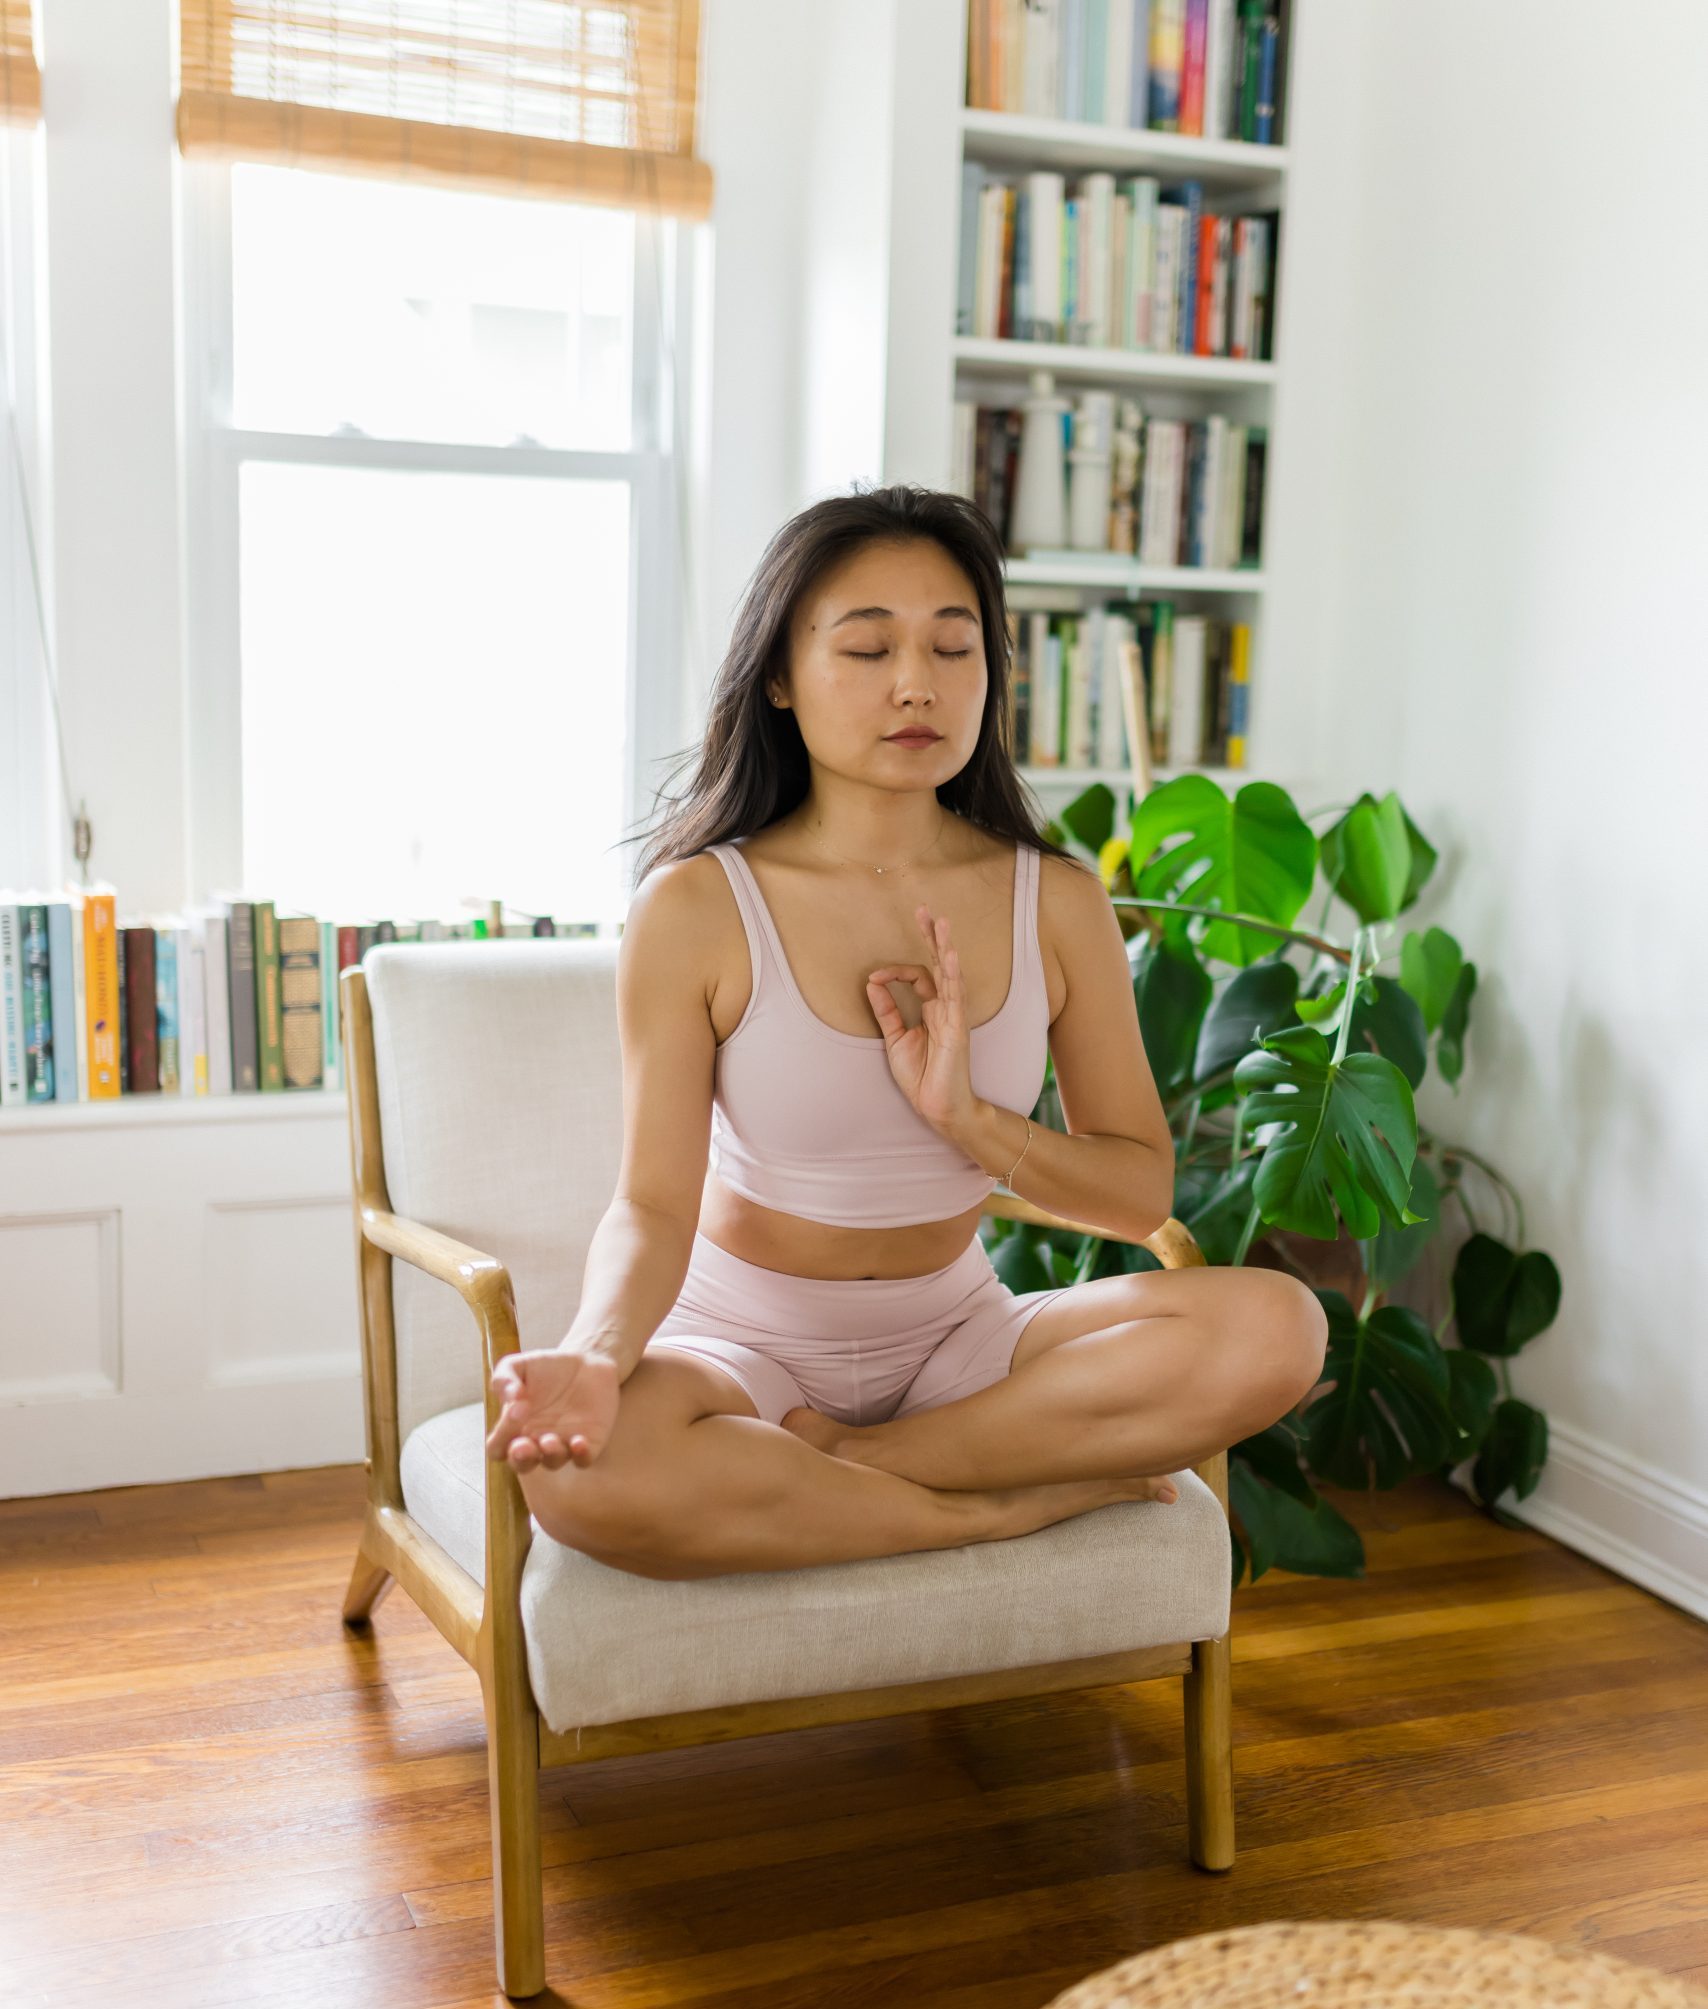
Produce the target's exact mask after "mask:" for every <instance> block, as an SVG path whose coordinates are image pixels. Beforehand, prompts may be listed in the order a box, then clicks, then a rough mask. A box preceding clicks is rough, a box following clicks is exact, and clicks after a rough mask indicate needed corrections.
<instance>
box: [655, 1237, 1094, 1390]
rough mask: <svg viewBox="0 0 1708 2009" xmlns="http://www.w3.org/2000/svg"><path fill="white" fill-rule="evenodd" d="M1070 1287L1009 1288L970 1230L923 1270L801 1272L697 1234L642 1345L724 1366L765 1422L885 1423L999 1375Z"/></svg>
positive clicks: (983, 1385) (988, 1382)
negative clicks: (667, 1304)
mask: <svg viewBox="0 0 1708 2009" xmlns="http://www.w3.org/2000/svg"><path fill="white" fill-rule="evenodd" d="M1071 1288H1072V1286H1071V1285H1069V1284H1061V1285H1058V1286H1056V1288H1054V1289H1052V1290H1034V1291H1021V1292H1015V1291H1011V1290H1010V1289H1009V1288H1008V1286H1007V1285H1006V1284H1005V1283H1004V1282H1003V1281H1002V1279H1001V1278H1000V1277H999V1276H998V1275H997V1273H996V1271H995V1269H994V1268H993V1267H992V1264H991V1260H990V1254H989V1252H988V1250H987V1249H986V1248H985V1245H984V1243H983V1242H982V1241H980V1240H979V1238H978V1236H977V1235H976V1234H975V1235H974V1237H973V1238H972V1240H971V1241H970V1242H969V1243H968V1244H967V1246H966V1248H965V1249H963V1250H962V1252H961V1253H960V1255H958V1256H957V1257H956V1258H955V1260H954V1261H953V1262H952V1263H945V1264H944V1266H943V1268H942V1269H940V1270H928V1271H927V1272H926V1273H925V1274H924V1275H923V1276H917V1277H797V1276H790V1275H788V1274H787V1273H786V1272H784V1271H781V1270H768V1269H765V1268H763V1267H762V1266H761V1265H760V1264H758V1263H750V1262H748V1261H746V1260H745V1259H744V1258H743V1257H741V1256H735V1255H731V1254H730V1252H729V1251H728V1250H727V1249H725V1248H722V1247H720V1246H719V1244H718V1243H716V1242H714V1241H710V1240H708V1239H707V1237H706V1236H704V1235H702V1234H699V1233H697V1232H696V1234H695V1236H694V1246H693V1251H692V1253H691V1255H690V1257H689V1262H688V1274H687V1276H686V1278H685V1279H684V1280H683V1284H682V1289H681V1291H680V1293H679V1294H678V1296H677V1299H676V1302H675V1304H674V1305H673V1306H672V1307H671V1308H670V1310H669V1312H668V1313H667V1314H666V1315H665V1318H664V1322H663V1323H662V1324H661V1325H660V1326H659V1328H658V1330H657V1332H656V1333H654V1334H653V1336H652V1338H651V1339H649V1340H648V1341H647V1351H648V1352H649V1353H658V1352H662V1351H665V1350H667V1349H670V1350H675V1351H677V1352H681V1353H691V1354H693V1355H694V1356H695V1357H696V1358H698V1359H700V1360H706V1361H710V1362H711V1364H712V1365H713V1366H714V1367H721V1368H722V1369H723V1371H724V1372H725V1373H726V1374H727V1375H729V1376H730V1377H731V1378H732V1379H733V1380H735V1381H736V1382H738V1383H739V1384H740V1386H741V1387H742V1388H744V1389H745V1390H746V1392H747V1393H748V1395H749V1396H750V1397H751V1398H752V1400H753V1405H754V1407H755V1409H756V1410H757V1411H758V1412H759V1415H760V1417H761V1418H762V1419H763V1420H764V1421H765V1422H767V1423H781V1422H782V1420H783V1417H784V1415H785V1414H786V1412H787V1411H789V1410H791V1409H798V1408H803V1407H804V1408H809V1409H816V1410H818V1411H819V1412H820V1414H821V1415H825V1416H832V1417H835V1418H836V1419H837V1421H838V1422H842V1423H852V1424H861V1423H887V1422H888V1421H889V1420H890V1419H891V1417H894V1416H907V1415H911V1414H912V1413H913V1412H914V1411H915V1410H918V1409H934V1408H936V1407H937V1405H938V1404H939V1403H943V1402H953V1401H956V1400H958V1399H959V1398H960V1397H961V1396H963V1395H971V1394H972V1392H973V1391H974V1390H975V1389H978V1388H985V1387H988V1386H989V1384H990V1383H991V1382H993V1381H1000V1380H1001V1379H1002V1378H1003V1376H1004V1375H1005V1374H1007V1372H1008V1367H1009V1362H1010V1360H1011V1359H1012V1357H1013V1354H1014V1345H1015V1341H1016V1340H1018V1339H1019V1337H1020V1335H1021V1333H1022V1332H1023V1331H1024V1330H1025V1328H1026V1324H1027V1321H1028V1320H1029V1319H1030V1318H1031V1316H1032V1314H1033V1313H1034V1312H1035V1311H1040V1310H1042V1308H1043V1307H1044V1306H1045V1305H1047V1304H1048V1303H1049V1302H1050V1300H1051V1299H1052V1298H1058V1297H1060V1296H1061V1295H1062V1292H1063V1291H1064V1290H1069V1289H1071Z"/></svg>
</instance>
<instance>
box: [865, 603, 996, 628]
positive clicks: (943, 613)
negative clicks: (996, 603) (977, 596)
mask: <svg viewBox="0 0 1708 2009" xmlns="http://www.w3.org/2000/svg"><path fill="white" fill-rule="evenodd" d="M954 615H961V616H964V617H965V618H966V619H967V620H969V621H976V620H977V619H978V616H977V615H976V614H975V613H974V612H973V610H972V608H971V607H939V608H938V609H937V612H936V614H935V615H934V616H933V619H935V620H938V621H943V620H947V619H949V618H950V617H952V616H954ZM891 618H892V610H891V609H890V608H888V607H850V608H849V610H848V612H847V613H846V614H838V615H837V617H836V619H835V620H834V621H832V622H831V624H830V625H831V626H832V627H833V628H840V627H841V626H842V624H843V622H844V621H887V620H889V619H891Z"/></svg>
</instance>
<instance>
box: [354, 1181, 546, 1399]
mask: <svg viewBox="0 0 1708 2009" xmlns="http://www.w3.org/2000/svg"><path fill="white" fill-rule="evenodd" d="M360 1212H361V1222H362V1233H363V1234H364V1235H365V1236H366V1237H367V1239H368V1240H369V1241H370V1242H372V1243H373V1245H374V1247H375V1248H376V1249H384V1250H385V1252H386V1254H387V1255H390V1256H401V1257H402V1258H403V1260H404V1261H405V1262H406V1263H413V1264H414V1265H415V1267H416V1268H417V1269H418V1270H425V1271H426V1273H427V1274H428V1276H430V1277H437V1278H438V1280H439V1282H440V1283H445V1284H449V1285H450V1286H451V1288H452V1289H453V1290H454V1291H456V1292H457V1293H458V1294H459V1295H460V1296H461V1297H462V1299H463V1302H464V1303H465V1304H467V1305H468V1306H469V1308H470V1310H472V1311H473V1313H474V1314H475V1317H476V1318H477V1319H478V1320H479V1321H480V1329H481V1335H482V1338H483V1339H484V1340H485V1342H486V1365H487V1371H488V1372H489V1373H490V1372H491V1370H492V1368H493V1367H494V1366H495V1365H496V1364H497V1362H498V1361H500V1360H501V1359H503V1357H504V1355H505V1354H507V1353H514V1352H516V1351H517V1348H518V1346H519V1344H520V1342H519V1341H518V1339H517V1336H516V1294H515V1292H514V1291H513V1290H512V1288H511V1285H510V1272H509V1271H508V1270H507V1269H506V1268H505V1267H504V1265H503V1264H502V1263H501V1262H500V1261H499V1260H498V1258H497V1257H496V1256H489V1255H486V1254H485V1253H484V1252H483V1251H482V1250H480V1249H472V1248H470V1247H469V1245H468V1243H467V1242H459V1241H457V1240H456V1239H455V1237H454V1236H451V1235H445V1234H441V1233H440V1232H439V1230H438V1229H437V1228H428V1227H424V1226H423V1225H422V1224H421V1222H419V1221H407V1220H405V1219H404V1217H403V1216H402V1215H401V1214H393V1213H390V1212H388V1211H387V1209H386V1208H384V1207H371V1206H367V1205H364V1206H363V1207H362V1208H361V1210H360Z"/></svg>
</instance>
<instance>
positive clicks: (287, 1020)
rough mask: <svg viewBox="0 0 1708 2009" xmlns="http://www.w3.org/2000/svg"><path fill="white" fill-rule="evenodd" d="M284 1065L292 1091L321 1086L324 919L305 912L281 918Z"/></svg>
mask: <svg viewBox="0 0 1708 2009" xmlns="http://www.w3.org/2000/svg"><path fill="white" fill-rule="evenodd" d="M279 1021H280V1038H279V1054H280V1067H281V1070H282V1074H283V1085H284V1087H285V1088H287V1089H302V1088H319V1087H320V1086H321V1085H322V1081H323V1078H324V1075H325V1038H326V1034H325V1027H324V1023H323V1020H322V1015H321V1001H320V923H319V922H318V921H315V920H313V919H311V918H310V917H309V916H308V915H306V914H287V915H284V916H282V917H281V918H280V920H279Z"/></svg>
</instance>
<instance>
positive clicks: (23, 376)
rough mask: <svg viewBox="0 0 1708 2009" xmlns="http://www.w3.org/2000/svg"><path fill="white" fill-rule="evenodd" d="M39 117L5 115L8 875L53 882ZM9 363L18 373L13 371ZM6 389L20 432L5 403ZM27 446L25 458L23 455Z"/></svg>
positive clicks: (3, 508)
mask: <svg viewBox="0 0 1708 2009" xmlns="http://www.w3.org/2000/svg"><path fill="white" fill-rule="evenodd" d="M45 187H46V184H45V180H44V176H43V128H42V125H41V123H40V122H39V121H37V122H36V123H35V124H33V125H11V124H6V123H0V344H3V355H0V373H4V374H0V802H4V803H5V804H6V816H5V822H4V824H3V825H0V885H17V886H19V887H33V886H42V887H46V886H57V885H58V883H59V882H60V880H61V879H62V878H64V877H66V876H68V875H70V874H73V873H75V871H76V869H77V866H76V860H75V859H74V858H73V856H72V853H71V838H70V815H71V810H72V809H73V808H74V807H75V805H74V804H71V805H68V804H67V803H66V801H65V799H64V795H65V791H64V788H63V786H62V776H61V768H60V759H59V752H58V736H57V734H56V733H55V731H54V724H53V711H54V702H53V695H52V693H51V692H50V690H49V688H48V682H49V678H50V677H51V676H52V674H53V668H52V665H51V664H50V663H49V662H48V661H47V660H46V658H45V657H44V655H43V653H42V639H41V637H42V623H43V622H45V624H46V627H47V633H48V640H49V646H50V647H51V646H53V641H54V635H53V604H54V602H53V552H52V548H51V541H50V539H49V536H48V517H49V508H48V493H47V484H46V482H45V480H44V479H43V475H44V471H45V468H46V464H47V463H46V457H45V454H44V451H43V448H44V440H43V434H42V413H43V409H44V403H45V400H44V396H43V386H42V370H43V362H44V358H45V356H46V354H47V344H46V339H45V332H46V331H45V329H44V328H43V326H42V316H43V312H44V308H45V303H46V290H45V288H44V286H43V285H42V283H41V276H40V275H41V247H42V245H43V244H44V243H45V242H46V238H45V235H44V233H43V230H42V219H41V208H42V202H43V197H44V193H45ZM6 375H9V378H10V381H9V382H7V381H5V376H6ZM8 399H10V400H11V402H12V404H13V407H14V410H15V413H16V420H17V428H18V430H17V437H16V440H14V439H13V437H12V431H11V425H10V423H9V421H8V420H7V417H6V413H5V411H4V409H3V406H4V404H5V403H6V401H7V400H8ZM18 456H21V459H22V466H21V467H20V466H19V464H18V458H17V457H18ZM20 482H22V484H23V485H24V487H25V488H27V491H28V494H29V510H30V518H29V529H30V530H32V531H33V533H34V540H35V553H36V566H37V570H38V571H39V574H40V581H41V591H42V596H43V601H44V603H45V604H44V606H43V608H42V610H41V612H40V614H39V615H38V611H37V606H36V586H35V581H34V580H32V578H31V576H30V558H29V543H28V540H27V534H26V525H25V520H24V505H23V501H22V499H21V497H20V494H19V486H20Z"/></svg>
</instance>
